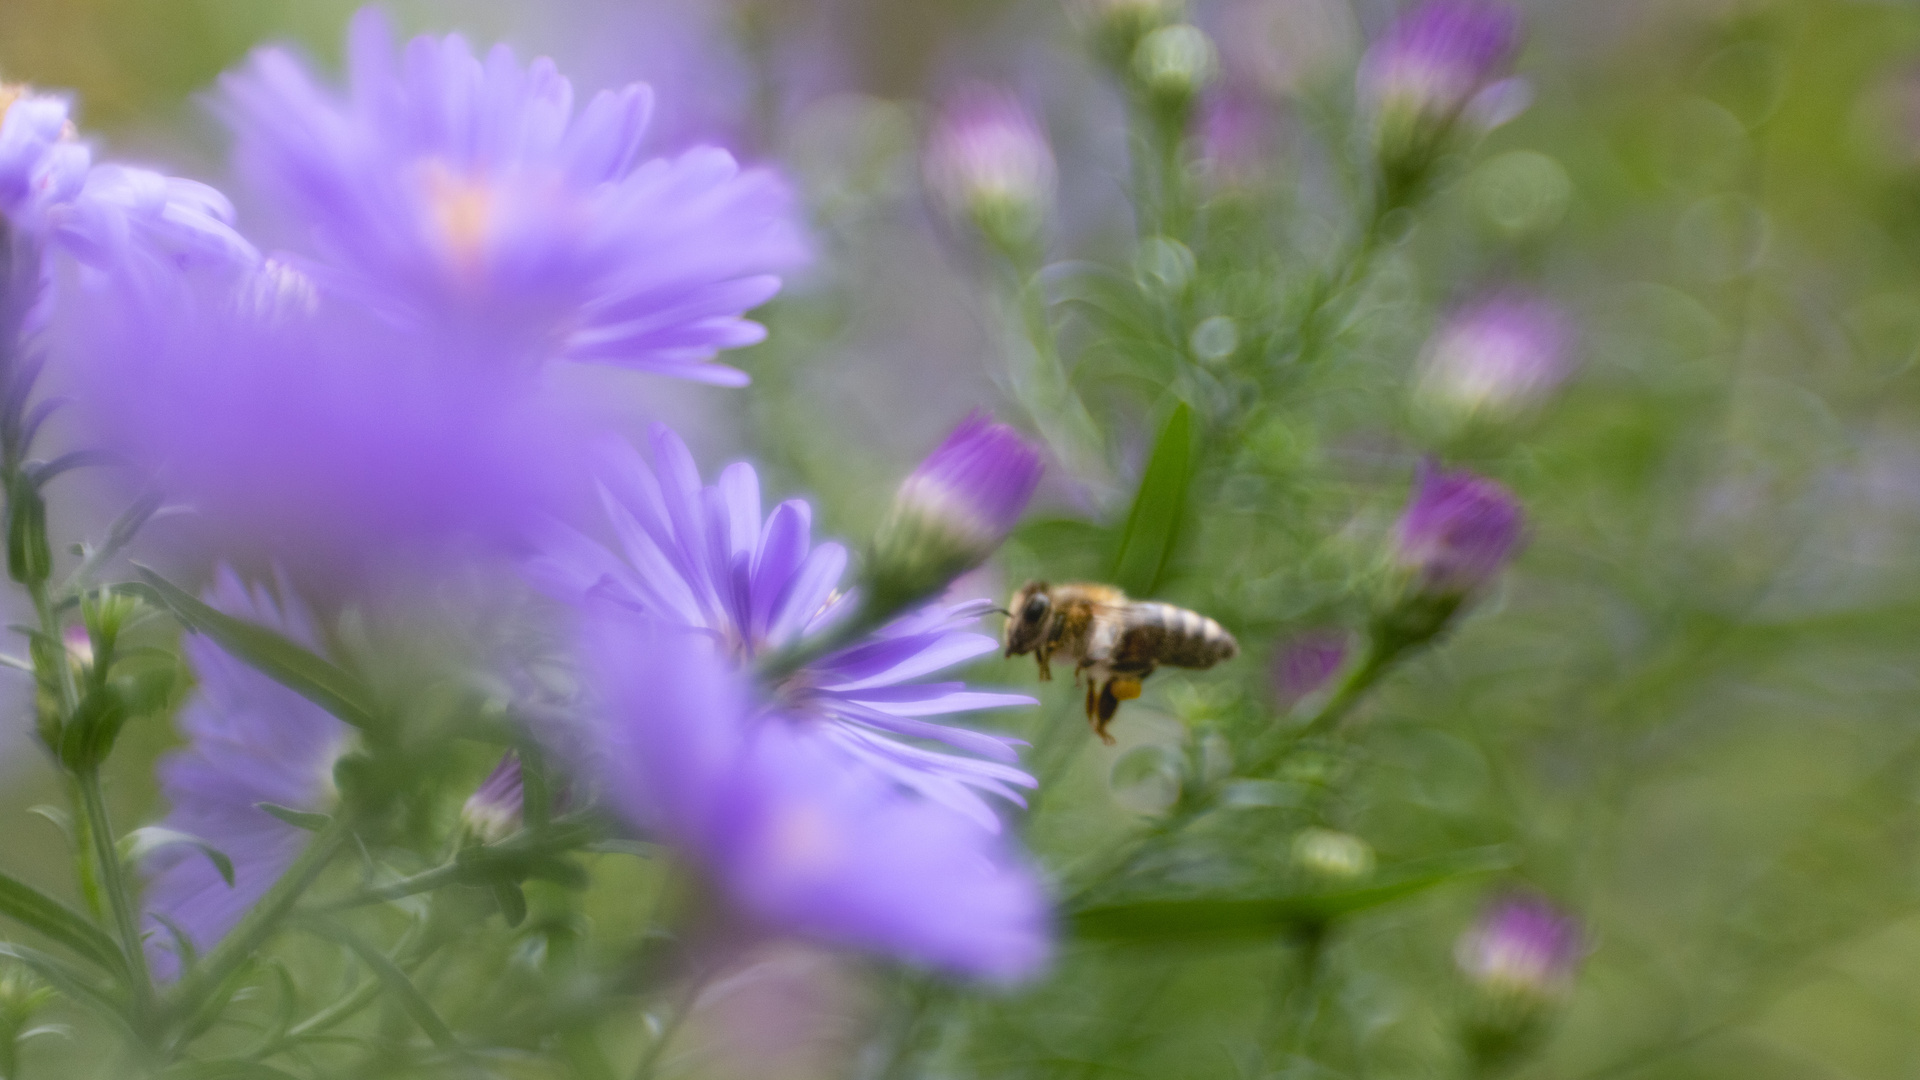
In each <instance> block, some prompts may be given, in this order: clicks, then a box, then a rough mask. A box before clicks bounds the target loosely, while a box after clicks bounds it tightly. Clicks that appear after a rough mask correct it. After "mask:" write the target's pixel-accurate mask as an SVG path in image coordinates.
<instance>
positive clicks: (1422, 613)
mask: <svg viewBox="0 0 1920 1080" xmlns="http://www.w3.org/2000/svg"><path fill="white" fill-rule="evenodd" d="M1524 530H1525V516H1524V514H1523V513H1522V511H1521V509H1520V502H1519V500H1518V499H1515V498H1514V496H1513V493H1512V492H1510V491H1508V490H1507V489H1506V488H1505V487H1503V486H1501V485H1500V484H1497V483H1495V482H1494V481H1492V480H1488V479H1485V478H1484V477H1479V476H1475V475H1474V474H1472V473H1470V472H1466V471H1455V472H1448V471H1445V470H1442V469H1440V468H1438V467H1436V466H1434V465H1432V464H1431V463H1428V462H1422V463H1421V466H1420V470H1419V473H1418V475H1417V476H1416V477H1415V479H1414V489H1413V496H1412V498H1411V499H1410V500H1408V503H1407V508H1406V510H1405V511H1404V512H1403V513H1402V514H1401V516H1400V521H1399V524H1398V525H1397V526H1396V527H1395V530H1394V544H1393V560H1394V564H1395V569H1396V571H1397V573H1398V576H1399V579H1400V589H1399V591H1398V593H1397V595H1396V596H1395V598H1394V599H1393V601H1392V602H1391V603H1390V604H1389V605H1388V606H1387V608H1386V609H1385V610H1383V611H1382V612H1381V613H1380V614H1379V615H1378V616H1377V617H1376V618H1375V621H1374V628H1373V638H1374V641H1373V644H1374V648H1375V649H1376V650H1380V651H1382V652H1384V653H1385V654H1387V655H1392V654H1397V653H1399V652H1403V651H1405V650H1406V649H1409V648H1413V647H1415V646H1418V645H1421V644H1424V643H1426V642H1427V641H1430V640H1431V639H1432V638H1433V637H1434V635H1436V634H1438V633H1439V632H1440V631H1441V630H1442V629H1444V628H1445V627H1446V625H1447V623H1448V622H1449V620H1451V619H1452V618H1453V615H1454V613H1455V612H1457V611H1459V610H1460V608H1461V607H1462V605H1464V604H1465V603H1467V601H1469V600H1470V599H1472V598H1473V597H1475V596H1477V595H1479V594H1480V593H1482V592H1484V591H1485V590H1486V589H1487V588H1488V587H1489V586H1490V585H1492V584H1493V581H1494V579H1495V578H1496V577H1498V576H1499V574H1500V571H1501V570H1502V569H1504V568H1505V567H1506V565H1507V563H1509V562H1511V561H1512V559H1513V557H1514V555H1515V554H1516V553H1518V551H1519V549H1520V542H1521V538H1522V535H1523V533H1524Z"/></svg>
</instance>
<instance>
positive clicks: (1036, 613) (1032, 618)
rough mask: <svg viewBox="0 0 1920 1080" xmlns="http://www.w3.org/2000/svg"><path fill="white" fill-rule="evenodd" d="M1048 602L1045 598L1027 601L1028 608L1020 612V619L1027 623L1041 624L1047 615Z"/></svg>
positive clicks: (1035, 597)
mask: <svg viewBox="0 0 1920 1080" xmlns="http://www.w3.org/2000/svg"><path fill="white" fill-rule="evenodd" d="M1047 607H1048V601H1047V598H1046V597H1044V596H1033V597H1029V598H1028V599H1027V606H1026V607H1025V608H1022V609H1021V611H1020V617H1021V618H1022V619H1025V620H1026V621H1027V622H1039V621H1040V620H1041V618H1043V617H1045V615H1046V614H1047Z"/></svg>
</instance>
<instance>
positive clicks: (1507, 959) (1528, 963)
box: [1454, 895, 1585, 1004]
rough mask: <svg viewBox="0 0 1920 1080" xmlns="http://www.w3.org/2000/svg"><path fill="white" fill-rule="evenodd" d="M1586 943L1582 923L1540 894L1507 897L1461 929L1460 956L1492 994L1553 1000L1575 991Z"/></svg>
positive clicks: (1537, 1001)
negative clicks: (1581, 930)
mask: <svg viewBox="0 0 1920 1080" xmlns="http://www.w3.org/2000/svg"><path fill="white" fill-rule="evenodd" d="M1584 952H1585V944H1584V942H1583V941H1582V938H1581V934H1580V924H1579V923H1578V922H1577V921H1575V920H1574V919H1573V918H1572V917H1571V916H1569V915H1567V914H1565V913H1563V912H1561V911H1560V910H1559V909H1558V908H1556V907H1554V906H1553V905H1552V904H1550V903H1548V902H1547V901H1546V900H1543V899H1541V898H1540V897H1537V896H1526V895H1514V896H1508V897H1505V898H1503V899H1501V900H1499V901H1497V902H1496V903H1494V904H1493V905H1492V906H1490V907H1489V908H1487V910H1486V911H1485V912H1483V913H1481V916H1480V919H1479V921H1478V922H1476V923H1475V924H1474V925H1473V927H1472V928H1471V929H1469V930H1468V931H1467V932H1466V933H1465V934H1463V935H1461V937H1460V941H1459V944H1458V945H1457V946H1456V947H1455V949H1454V959H1455V961H1457V962H1458V963H1459V965H1460V971H1461V973H1462V974H1464V975H1465V976H1466V977H1467V980H1468V981H1469V982H1471V983H1473V984H1474V986H1476V987H1477V988H1479V989H1480V990H1481V991H1482V992H1484V993H1486V994H1487V995H1489V996H1490V997H1493V998H1498V999H1504V1000H1509V1001H1513V1002H1519V1003H1534V1004H1553V1003H1558V1002H1561V1001H1564V1000H1565V999H1566V997H1567V996H1568V995H1569V994H1570V993H1572V991H1573V980H1574V976H1575V975H1576V974H1578V973H1579V970H1580V958H1581V956H1582V954H1583V953H1584Z"/></svg>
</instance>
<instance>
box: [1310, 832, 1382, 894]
mask: <svg viewBox="0 0 1920 1080" xmlns="http://www.w3.org/2000/svg"><path fill="white" fill-rule="evenodd" d="M1293 861H1294V864H1295V865H1297V866H1299V867H1300V868H1301V869H1302V870H1305V871H1307V872H1308V873H1309V874H1312V875H1313V876H1315V877H1317V878H1321V879H1323V880H1326V881H1329V882H1336V883H1346V882H1353V881H1358V880H1359V879H1361V878H1364V877H1366V876H1367V875H1368V874H1371V873H1373V848H1372V847H1371V846H1369V845H1368V844H1367V842H1366V841H1365V840H1362V839H1360V838H1359V837H1357V836H1355V835H1353V834H1352V833H1343V832H1336V831H1335V830H1333V829H1311V828H1310V829H1301V830H1300V831H1299V832H1298V833H1296V834H1294V837H1293Z"/></svg>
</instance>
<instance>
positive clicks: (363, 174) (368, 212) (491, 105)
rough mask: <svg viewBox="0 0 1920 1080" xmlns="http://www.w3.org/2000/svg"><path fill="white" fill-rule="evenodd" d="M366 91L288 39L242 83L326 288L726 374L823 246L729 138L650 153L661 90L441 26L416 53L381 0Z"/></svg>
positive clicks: (361, 39) (279, 185)
mask: <svg viewBox="0 0 1920 1080" xmlns="http://www.w3.org/2000/svg"><path fill="white" fill-rule="evenodd" d="M347 53H348V65H347V66H348V89H347V92H346V94H345V95H340V94H336V93H334V92H332V91H330V90H328V89H326V88H323V87H322V86H320V85H318V84H317V83H316V82H315V81H314V79H313V78H312V77H311V76H310V75H309V74H308V73H307V72H306V71H305V70H304V69H303V67H302V66H301V65H300V64H299V62H297V61H296V60H295V59H294V58H293V57H292V56H290V55H289V54H288V53H286V52H285V51H282V50H278V49H267V50H263V51H261V52H259V53H257V54H255V56H254V58H253V60H252V62H251V64H250V65H249V66H248V67H247V68H245V69H244V70H243V71H241V72H239V73H236V74H232V75H229V76H228V77H227V78H226V80H225V90H226V94H225V99H224V102H225V112H226V115H227V117H228V119H229V121H230V122H231V124H232V125H233V127H234V129H235V131H236V132H237V134H238V138H239V145H238V150H237V153H238V157H239V160H240V163H241V165H242V167H243V169H244V170H245V171H246V172H247V173H248V174H249V175H250V176H251V177H252V178H253V179H254V181H255V182H256V184H257V185H258V186H259V187H260V189H261V190H262V191H263V192H264V194H266V195H267V196H268V199H269V201H270V202H271V203H273V204H274V205H275V206H277V208H278V209H279V210H280V211H281V212H282V213H283V214H284V215H285V217H286V218H287V219H288V220H289V221H290V222H292V223H295V224H296V225H297V226H298V227H300V228H301V229H302V230H303V237H302V243H301V245H300V246H301V247H302V249H303V250H304V251H305V253H306V254H307V255H309V256H310V257H311V258H312V260H313V262H312V263H311V265H306V264H303V269H306V270H307V271H308V272H309V273H310V276H312V277H313V278H314V279H315V280H316V281H317V282H319V283H320V284H321V286H322V287H323V289H324V290H327V291H332V292H338V293H341V294H343V295H348V296H351V297H353V298H355V299H356V300H358V301H360V302H363V303H366V304H369V305H373V306H375V307H378V308H380V309H381V310H383V311H386V312H387V313H389V314H390V315H392V316H393V317H395V318H397V319H400V320H402V321H407V322H411V323H413V324H415V325H417V326H422V327H426V328H431V329H432V330H434V331H435V332H436V333H444V334H447V335H450V336H451V337H453V338H454V339H456V340H459V341H463V342H466V343H468V344H469V345H470V346H473V347H476V348H477V349H484V350H485V351H491V352H492V353H494V354H495V355H497V356H500V357H502V361H501V362H503V363H506V364H509V365H517V366H528V365H530V364H537V363H538V362H539V361H542V360H546V359H549V358H554V357H559V358H565V359H572V360H589V361H598V362H605V363H611V364H619V365H623V366H627V367H632V368H636V369H640V370H644V371H651V372H656V373H661V374H668V375H676V376H679V377H682V378H688V379H695V380H699V381H704V382H714V383H721V384H726V385H739V384H741V383H744V382H745V381H746V380H745V376H743V375H741V374H740V373H739V372H737V371H733V370H731V369H728V368H724V367H719V366H716V365H712V364H709V363H707V361H708V360H710V359H711V358H712V357H713V355H714V354H715V353H717V352H719V351H720V350H722V349H730V348H735V347H738V346H741V345H748V344H752V343H754V342H756V341H759V340H760V339H761V337H762V336H763V335H764V331H762V329H761V328H760V327H759V326H758V325H756V324H754V323H751V322H748V321H746V320H745V319H744V318H743V317H742V316H743V314H744V313H745V312H746V311H747V310H748V309H750V308H753V307H755V306H757V305H759V304H761V303H763V302H764V301H766V300H767V299H769V298H770V297H772V296H773V295H774V293H775V292H776V291H777V290H778V289H779V286H780V279H779V278H778V277H777V276H775V274H776V272H778V271H780V270H784V269H787V268H790V267H793V266H795V265H797V264H798V263H800V262H801V261H802V259H803V258H804V255H805V245H804V242H803V239H802V237H801V234H800V230H799V227H798V226H797V224H796V222H795V220H794V215H795V211H794V207H793V199H792V196H791V195H790V193H789V192H788V189H787V187H786V185H785V184H784V183H783V182H781V181H780V180H779V179H778V178H777V177H776V176H774V175H773V174H772V173H769V172H765V171H758V170H747V171H742V170H741V168H740V167H739V165H738V164H736V163H735V161H734V159H733V158H732V157H731V156H729V155H728V154H727V153H726V152H724V151H721V150H718V149H714V148H711V147H701V148H695V149H692V150H689V151H687V152H685V153H683V154H680V155H679V156H677V157H673V158H671V159H653V160H644V161H643V160H641V159H640V155H639V142H640V138H641V136H642V134H643V133H644V131H645V129H646V126H647V117H648V112H649V109H650V105H651V96H650V94H649V92H648V90H647V89H646V88H645V87H644V86H640V85H634V86H629V87H627V88H625V89H623V90H618V91H606V92H602V93H600V94H598V95H596V96H595V97H594V99H593V100H592V101H591V102H589V103H588V104H587V106H586V107H585V108H584V109H583V110H581V111H580V112H579V113H578V114H576V113H575V111H574V101H573V88H572V86H571V85H570V84H569V83H568V82H567V80H566V79H564V78H562V77H561V76H560V75H559V73H558V72H556V71H555V70H554V66H553V64H552V62H551V61H548V60H545V59H541V60H536V61H534V62H533V63H532V64H531V65H525V66H523V65H522V64H520V63H519V62H518V61H517V60H516V59H515V58H514V56H513V54H512V52H511V51H510V50H508V49H507V48H506V47H505V46H499V47H496V48H494V49H493V50H492V51H491V52H489V53H488V54H487V55H486V56H485V57H484V58H481V57H477V56H475V55H474V54H473V52H472V50H471V49H470V48H469V47H468V45H467V43H466V42H465V41H464V40H463V39H461V38H460V37H458V36H450V37H446V38H443V39H434V38H429V37H420V38H416V39H414V40H413V41H412V42H410V43H409V44H408V45H407V46H406V48H405V49H404V50H402V52H401V55H400V58H399V60H398V62H397V63H396V61H395V60H394V57H393V47H392V44H391V36H390V34H389V31H388V27H387V23H386V21H385V19H384V18H382V17H381V16H380V15H379V14H378V13H377V12H374V11H371V10H369V11H362V12H361V13H360V14H359V15H357V16H355V18H354V20H353V24H352V27H351V30H350V32H349V35H348V45H347Z"/></svg>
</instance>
